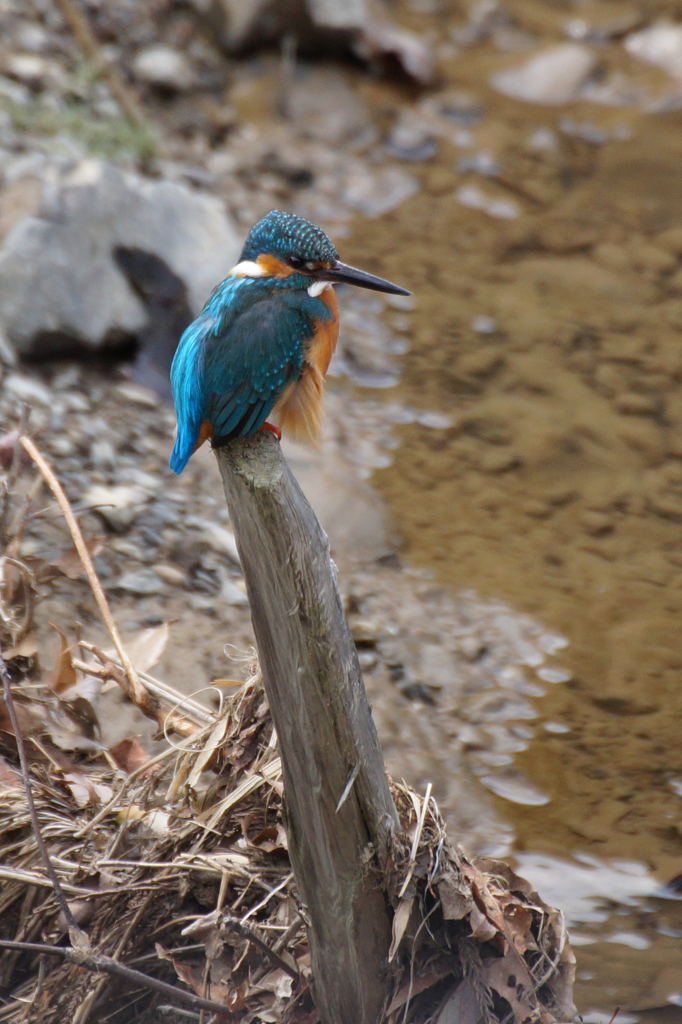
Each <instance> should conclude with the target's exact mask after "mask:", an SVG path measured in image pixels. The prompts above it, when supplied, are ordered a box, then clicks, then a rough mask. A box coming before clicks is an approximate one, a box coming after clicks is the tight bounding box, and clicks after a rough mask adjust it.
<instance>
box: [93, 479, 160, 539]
mask: <svg viewBox="0 0 682 1024" xmlns="http://www.w3.org/2000/svg"><path fill="white" fill-rule="evenodd" d="M146 501H147V495H146V494H145V492H144V491H143V490H142V488H141V487H126V486H118V487H105V486H104V485H102V484H93V486H92V487H90V488H89V490H87V491H86V492H85V494H84V495H83V505H84V506H85V507H86V508H92V509H95V510H96V511H97V512H98V513H99V515H101V516H102V518H103V519H105V520H106V521H107V523H109V525H110V526H111V527H113V529H114V530H124V529H125V528H126V526H130V524H131V523H132V521H133V519H135V517H136V516H137V515H138V514H139V512H140V511H141V509H142V507H143V506H144V504H145V503H146Z"/></svg>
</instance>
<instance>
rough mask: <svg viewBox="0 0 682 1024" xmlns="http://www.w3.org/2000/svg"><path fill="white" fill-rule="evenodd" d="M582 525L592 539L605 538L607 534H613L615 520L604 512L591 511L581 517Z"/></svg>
mask: <svg viewBox="0 0 682 1024" xmlns="http://www.w3.org/2000/svg"><path fill="white" fill-rule="evenodd" d="M580 525H581V526H582V528H583V530H584V531H585V533H589V535H590V536H591V537H603V536H604V535H605V534H607V533H611V532H612V531H613V527H614V523H613V519H612V518H611V517H610V516H607V515H606V514H605V513H604V512H593V511H591V510H590V509H587V510H586V511H585V512H583V513H582V515H581V516H580Z"/></svg>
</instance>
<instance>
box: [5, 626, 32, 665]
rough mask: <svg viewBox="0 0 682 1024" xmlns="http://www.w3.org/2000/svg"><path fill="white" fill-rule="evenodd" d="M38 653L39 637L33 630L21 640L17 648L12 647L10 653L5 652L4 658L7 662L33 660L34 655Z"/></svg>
mask: <svg viewBox="0 0 682 1024" xmlns="http://www.w3.org/2000/svg"><path fill="white" fill-rule="evenodd" d="M37 652H38V637H37V636H36V634H35V633H34V631H33V630H31V632H30V633H27V634H26V636H25V637H24V638H23V640H21V641H20V642H19V643H18V644H17V646H16V647H10V649H9V650H8V651H3V652H2V656H3V658H4V659H5V661H11V660H12V659H13V658H32V657H33V655H34V654H36V653H37Z"/></svg>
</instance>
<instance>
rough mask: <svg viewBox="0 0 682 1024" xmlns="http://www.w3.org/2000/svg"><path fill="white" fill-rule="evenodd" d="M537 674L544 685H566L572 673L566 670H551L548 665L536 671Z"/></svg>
mask: <svg viewBox="0 0 682 1024" xmlns="http://www.w3.org/2000/svg"><path fill="white" fill-rule="evenodd" d="M537 673H538V676H539V677H540V679H542V680H543V682H545V683H568V682H570V681H571V679H572V678H573V673H572V672H569V671H568V669H565V668H552V667H551V666H549V665H543V667H542V668H539V669H538V670H537Z"/></svg>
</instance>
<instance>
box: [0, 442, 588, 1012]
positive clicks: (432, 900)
mask: <svg viewBox="0 0 682 1024" xmlns="http://www.w3.org/2000/svg"><path fill="white" fill-rule="evenodd" d="M25 447H26V448H27V449H28V450H29V451H30V452H31V454H32V456H33V458H34V461H35V462H36V464H38V465H39V466H41V463H40V460H39V459H35V452H33V451H31V446H30V445H27V446H25ZM17 451H18V446H17ZM16 458H17V454H16V451H15V455H14V459H13V462H14V464H15V474H16ZM41 472H42V473H43V475H44V477H45V479H46V480H47V481H48V483H49V485H50V486H51V487H52V489H53V491H54V492H55V493H57V491H56V490H55V488H54V483H53V481H51V480H50V473H51V471H50V470H49V467H47V468H46V467H45V466H44V465H42V466H41ZM11 474H12V471H11V468H10V469H9V470H8V475H10V476H11ZM28 489H29V491H31V492H36V493H37V491H36V488H35V487H34V486H33V485H31V486H30V487H29V488H28ZM62 504H63V503H62ZM65 515H66V520H67V522H69V526H70V529H71V532H72V534H73V539H74V541H75V542H76V547H77V549H78V550H80V551H81V555H82V558H83V561H84V563H85V565H86V569H87V570H88V576H89V578H90V582H91V584H92V586H93V590H94V592H95V594H96V596H97V597H98V601H99V604H100V608H101V610H102V614H103V618H104V621H105V622H106V621H107V619H108V618H110V615H111V613H110V612H108V608H106V607H103V606H102V601H103V602H104V605H106V598H105V597H104V594H103V592H102V591H101V588H99V589H100V593H99V595H98V594H97V580H96V577H95V579H94V580H93V578H92V577H93V576H94V569H93V568H92V562H91V560H90V564H89V566H88V564H87V563H88V560H89V553H88V550H87V544H86V542H85V541H83V538H82V537H81V538H80V541H79V540H78V526H77V523H76V520H75V518H74V517H73V514H71V516H70V517H69V515H68V514H67V513H65ZM25 518H26V517H25V515H24V517H23V519H22V514H21V512H20V510H19V512H18V514H15V515H14V517H13V518H11V517H7V521H8V522H10V521H11V523H13V524H14V526H10V527H8V528H7V531H6V534H5V536H4V538H2V541H3V547H4V555H2V557H1V558H0V644H2V648H3V650H4V651H5V658H6V662H5V663H6V665H7V668H8V669H9V673H10V674H11V683H12V686H11V690H12V694H13V698H12V703H13V704H14V706H15V710H16V719H17V722H18V727H19V732H20V733H21V735H22V736H23V737H24V740H25V746H26V753H27V757H26V767H27V772H28V777H29V780H30V785H29V787H27V786H26V785H25V781H24V780H23V779H22V776H21V773H20V770H19V769H20V765H19V756H18V750H17V742H16V730H15V729H14V727H13V726H12V723H11V721H10V720H9V717H8V714H7V712H8V710H9V708H8V706H7V704H5V703H2V704H0V844H1V846H0V879H2V883H3V884H2V888H1V890H0V892H1V895H0V946H1V945H2V941H5V942H6V943H18V944H20V945H19V946H17V947H16V948H7V947H5V948H4V950H2V951H0V990H1V991H2V992H3V994H4V1001H3V1002H2V1005H1V1006H0V1021H6V1022H11V1024H25V1022H31V1021H36V1022H37V1021H40V1022H41V1024H62V1022H67V1021H68V1022H74V1024H85V1022H86V1021H88V1020H90V1021H93V1020H97V1021H98V1022H102V1024H103V1022H111V1024H133V1022H137V1021H145V1022H153V1021H157V1020H158V1021H162V1020H163V1021H177V1022H178V1024H179V1022H181V1021H183V1022H184V1021H187V1020H196V1021H203V1022H204V1024H209V1021H213V1022H219V1021H221V1020H225V1021H230V1022H232V1021H234V1022H240V1024H247V1022H251V1021H263V1022H282V1024H288V1022H290V1024H295V1022H297V1024H315V1022H316V1021H317V1020H318V1017H317V1013H316V1010H315V1005H314V1001H313V997H312V993H311V983H312V979H311V978H310V966H309V965H310V954H309V948H308V939H307V933H306V927H305V908H304V907H302V906H301V904H300V902H299V899H298V896H297V889H296V883H295V879H294V877H293V873H292V871H291V866H290V863H289V858H288V854H287V838H286V829H285V822H284V817H283V805H282V780H281V766H280V761H279V757H278V752H277V744H276V737H275V735H274V731H273V727H272V722H271V719H270V713H269V709H268V706H267V702H266V699H265V695H264V692H263V688H262V685H261V681H260V674H259V670H258V666H257V663H256V662H255V661H254V663H253V665H252V669H251V674H250V678H249V679H248V681H247V682H246V683H245V684H244V685H243V686H242V687H241V688H240V689H239V690H238V691H237V692H236V693H235V694H234V695H233V696H231V697H229V698H227V699H223V700H222V702H221V706H220V707H219V708H218V710H217V711H215V712H212V711H208V710H207V709H205V708H203V707H202V706H201V705H200V704H197V703H196V702H195V701H192V700H191V699H187V698H183V697H182V696H181V695H180V694H178V693H175V692H174V691H173V690H172V689H171V688H170V687H169V686H167V685H166V684H164V683H163V682H162V681H160V680H156V679H154V678H153V677H151V676H150V675H149V674H148V673H147V672H142V671H136V670H133V671H132V672H131V665H130V661H129V659H128V657H127V655H126V653H125V652H123V656H122V657H121V652H120V651H119V657H118V658H115V657H114V656H113V655H107V654H105V653H104V652H103V651H101V650H100V648H99V647H97V646H96V645H95V644H93V643H90V642H88V641H87V639H86V638H80V639H79V641H78V643H77V644H75V645H73V646H72V647H69V645H68V644H67V642H66V639H65V637H64V639H63V643H62V652H61V654H60V657H59V660H58V664H57V666H56V667H55V671H54V672H53V673H52V674H50V675H47V676H45V675H42V674H41V673H40V672H39V671H38V662H37V658H36V652H35V650H33V649H32V648H31V644H30V643H27V638H30V637H31V635H32V615H33V609H34V607H35V602H36V599H37V597H38V596H39V594H38V592H37V591H38V589H39V588H38V587H37V583H36V580H37V578H38V577H37V575H36V572H37V570H36V566H35V564H34V565H32V566H29V565H27V564H25V563H24V562H23V561H22V559H21V558H20V557H19V550H20V548H19V543H18V541H19V540H20V533H21V529H22V525H21V524H22V522H23V521H25ZM74 524H75V525H74ZM38 575H39V574H38ZM111 621H112V622H113V620H111ZM56 625H57V626H59V627H60V630H61V629H63V631H64V634H66V631H67V626H69V625H70V624H67V623H57V624H56ZM114 637H115V638H117V634H115V628H114ZM119 643H120V641H119ZM115 646H118V645H117V644H116V643H115ZM93 677H96V678H97V679H100V680H101V679H103V678H104V679H109V680H113V681H114V682H115V683H116V684H118V685H119V686H121V688H122V689H123V691H124V692H125V693H126V694H127V695H128V697H129V698H130V699H131V700H133V701H134V702H135V704H136V705H137V707H138V708H139V709H140V712H141V713H142V714H145V715H147V716H148V717H151V718H153V719H154V720H155V721H156V722H157V724H158V726H159V736H161V737H163V736H165V746H164V749H163V750H162V751H161V753H159V754H157V755H156V756H155V757H151V756H150V755H149V754H148V753H147V752H146V751H145V750H144V749H143V748H142V747H141V745H140V744H139V742H137V741H136V740H134V739H132V738H131V739H129V740H127V741H124V742H123V743H120V744H118V746H117V747H115V748H111V749H108V750H107V749H104V748H103V747H102V745H101V744H100V743H98V740H97V735H98V729H97V726H98V723H97V718H96V714H95V711H94V709H93V708H92V706H91V705H90V704H89V702H88V701H87V699H86V698H85V697H84V696H83V695H82V693H83V692H84V691H83V690H82V687H83V684H84V683H85V682H86V681H87V680H88V678H90V679H92V678H93ZM79 688H81V689H80V690H79ZM65 736H66V737H67V739H66V740H65ZM27 788H30V790H31V792H32V793H33V796H34V800H35V804H36V810H37V816H38V819H39V822H40V833H41V834H42V837H43V839H44V841H45V845H46V847H47V851H48V853H49V862H50V864H51V866H52V869H53V871H54V873H55V874H56V877H57V880H58V884H57V886H55V884H54V881H53V880H51V879H50V877H49V873H48V871H47V869H46V863H45V857H44V856H43V855H41V851H40V846H39V843H38V842H37V838H36V832H35V829H34V827H33V824H32V820H31V814H30V808H29V802H28V799H27ZM393 795H394V798H395V801H396V804H397V807H398V810H399V813H400V818H401V826H402V831H401V834H400V835H398V836H396V837H395V841H394V844H393V850H392V858H391V860H390V867H389V869H388V871H387V875H386V877H385V878H384V879H383V880H378V882H379V881H381V882H382V884H383V888H384V891H385V893H386V898H387V900H388V901H389V902H390V903H391V906H392V908H393V910H394V918H393V921H394V923H393V944H392V948H391V953H390V964H389V971H390V973H391V978H392V982H393V987H392V999H391V1002H390V1005H389V1006H388V1007H387V1009H386V1013H385V1021H386V1022H389V1024H408V1022H411V1024H427V1022H432V1024H447V1022H448V1021H454V1020H457V1021H458V1022H460V1024H479V1022H485V1024H493V1022H501V1024H511V1022H512V1021H514V1024H524V1022H525V1021H536V1020H537V1021H542V1024H552V1022H554V1021H555V1020H557V1019H558V1020H567V1019H569V1018H570V1017H571V1016H572V1015H573V1012H574V1011H573V1007H572V1001H571V992H572V980H573V974H572V972H573V962H574V961H573V957H572V954H571V952H570V948H569V946H568V944H567V941H566V933H565V929H564V927H563V923H562V920H561V916H560V915H559V914H558V913H557V911H554V910H552V909H551V908H549V907H547V906H546V905H545V904H544V903H543V902H542V900H540V898H539V897H538V896H537V894H536V893H534V892H532V890H531V888H530V886H529V885H528V884H527V883H526V882H524V880H523V879H520V878H518V877H517V876H516V875H514V873H513V872H512V871H511V870H510V869H509V868H508V867H507V866H506V865H504V864H502V863H498V862H491V861H486V862H478V863H475V862H473V861H471V860H470V859H468V858H467V857H466V856H465V855H464V854H463V853H462V852H461V851H460V850H459V849H457V848H456V847H455V846H454V845H453V844H452V843H451V842H450V840H449V839H448V837H447V835H446V831H445V827H444V824H443V821H442V819H441V817H440V815H439V813H438V808H437V806H436V804H435V802H434V800H433V799H432V798H431V796H430V788H429V790H428V791H427V793H426V794H425V796H424V797H423V798H422V797H420V796H419V795H417V794H416V793H415V792H414V791H412V790H410V789H409V787H407V786H405V785H394V786H393ZM59 889H61V890H62V891H63V895H64V897H65V901H66V902H67V903H68V907H67V910H68V915H66V914H65V912H64V909H63V908H62V907H61V906H60V900H59V898H58V896H59V893H58V891H57V890H59ZM68 917H72V921H71V922H69V920H68ZM69 923H71V928H69ZM31 943H33V944H35V943H38V944H42V945H43V946H44V947H45V946H47V947H55V946H60V947H62V951H63V952H62V954H61V955H60V956H56V955H55V956H52V955H46V954H45V952H44V951H43V952H42V953H41V952H38V951H36V950H35V949H31V948H28V947H27V946H26V944H31ZM69 943H70V945H69ZM21 944H24V945H23V946H22V945H21ZM117 964H118V965H125V968H126V969H128V975H127V976H126V977H124V978H121V977H116V976H114V975H112V973H111V972H112V970H114V969H115V968H116V966H117ZM84 967H86V968H88V969H83V968H84ZM98 967H99V968H100V971H98V970H97V969H96V968H98ZM130 969H133V970H135V971H137V972H139V973H138V974H137V975H131V974H130ZM102 971H105V972H106V973H102ZM150 979H161V980H163V981H165V982H166V983H170V984H172V985H175V986H176V987H180V988H181V989H182V990H184V991H185V992H187V993H194V994H195V995H196V997H198V998H200V999H203V1000H206V1001H208V1002H210V1004H212V1007H213V1009H208V1008H207V1006H208V1003H207V1004H205V1008H203V1009H202V1008H201V1007H200V1005H199V1003H198V1002H196V1001H195V1003H194V1005H193V1006H190V1007H189V1008H188V1007H187V1006H186V1000H185V1004H183V1003H182V1002H181V1001H180V1000H179V996H178V994H177V991H176V992H175V994H174V993H173V991H172V990H170V991H166V992H159V991H157V990H155V989H154V988H153V987H152V984H153V980H150ZM188 998H190V997H188ZM218 1006H220V1007H222V1008H224V1009H223V1010H221V1011H218V1010H217V1007H218Z"/></svg>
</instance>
